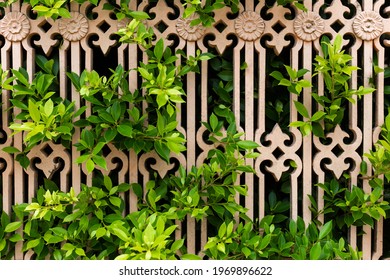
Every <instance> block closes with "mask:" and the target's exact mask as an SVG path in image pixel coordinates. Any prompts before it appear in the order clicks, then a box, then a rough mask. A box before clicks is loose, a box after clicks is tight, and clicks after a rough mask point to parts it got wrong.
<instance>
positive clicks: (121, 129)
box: [117, 124, 133, 138]
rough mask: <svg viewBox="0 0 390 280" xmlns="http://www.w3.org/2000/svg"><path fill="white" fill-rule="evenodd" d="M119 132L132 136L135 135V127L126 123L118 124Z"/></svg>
mask: <svg viewBox="0 0 390 280" xmlns="http://www.w3.org/2000/svg"><path fill="white" fill-rule="evenodd" d="M117 129H118V132H119V134H121V135H123V136H125V137H129V138H131V137H132V136H133V128H132V127H131V126H129V125H126V124H120V125H118V126H117Z"/></svg>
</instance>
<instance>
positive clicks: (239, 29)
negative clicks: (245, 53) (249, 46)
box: [234, 11, 265, 41]
mask: <svg viewBox="0 0 390 280" xmlns="http://www.w3.org/2000/svg"><path fill="white" fill-rule="evenodd" d="M234 28H235V30H236V33H237V36H238V37H239V38H241V39H242V40H244V41H255V40H257V39H259V38H260V36H261V34H263V32H264V28H265V24H264V21H263V19H262V18H261V17H260V15H258V14H257V13H255V12H253V11H245V12H243V13H241V14H240V15H239V17H238V18H237V19H236V20H235V22H234Z"/></svg>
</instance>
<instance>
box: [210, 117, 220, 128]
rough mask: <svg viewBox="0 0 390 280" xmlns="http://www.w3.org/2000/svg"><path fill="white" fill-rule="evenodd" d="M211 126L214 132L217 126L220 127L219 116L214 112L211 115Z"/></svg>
mask: <svg viewBox="0 0 390 280" xmlns="http://www.w3.org/2000/svg"><path fill="white" fill-rule="evenodd" d="M210 127H211V130H212V131H213V132H216V128H217V127H218V118H217V116H216V115H214V113H212V114H211V116H210Z"/></svg>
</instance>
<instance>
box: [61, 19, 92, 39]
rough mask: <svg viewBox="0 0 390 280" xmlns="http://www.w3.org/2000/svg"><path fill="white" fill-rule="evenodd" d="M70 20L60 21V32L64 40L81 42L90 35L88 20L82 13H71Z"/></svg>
mask: <svg viewBox="0 0 390 280" xmlns="http://www.w3.org/2000/svg"><path fill="white" fill-rule="evenodd" d="M70 14H71V17H70V18H61V19H60V20H59V21H58V30H59V32H60V34H61V35H62V36H63V37H64V39H66V40H68V41H71V42H76V41H80V40H81V39H83V38H84V37H85V35H87V33H88V20H87V19H86V18H85V16H83V15H82V14H80V13H77V12H71V13H70Z"/></svg>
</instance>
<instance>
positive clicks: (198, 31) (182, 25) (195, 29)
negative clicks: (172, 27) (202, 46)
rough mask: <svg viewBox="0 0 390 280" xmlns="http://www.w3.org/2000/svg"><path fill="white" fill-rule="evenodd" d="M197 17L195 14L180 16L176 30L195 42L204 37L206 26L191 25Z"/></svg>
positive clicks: (181, 35) (183, 36)
mask: <svg viewBox="0 0 390 280" xmlns="http://www.w3.org/2000/svg"><path fill="white" fill-rule="evenodd" d="M194 19H195V16H194V15H191V16H190V17H188V18H179V19H178V20H177V23H176V31H177V34H179V36H180V37H182V38H183V39H184V40H186V41H190V42H194V41H198V40H199V39H200V38H202V37H203V35H204V33H205V30H206V29H205V28H204V27H203V26H202V25H201V24H198V25H195V26H191V21H192V20H194Z"/></svg>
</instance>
